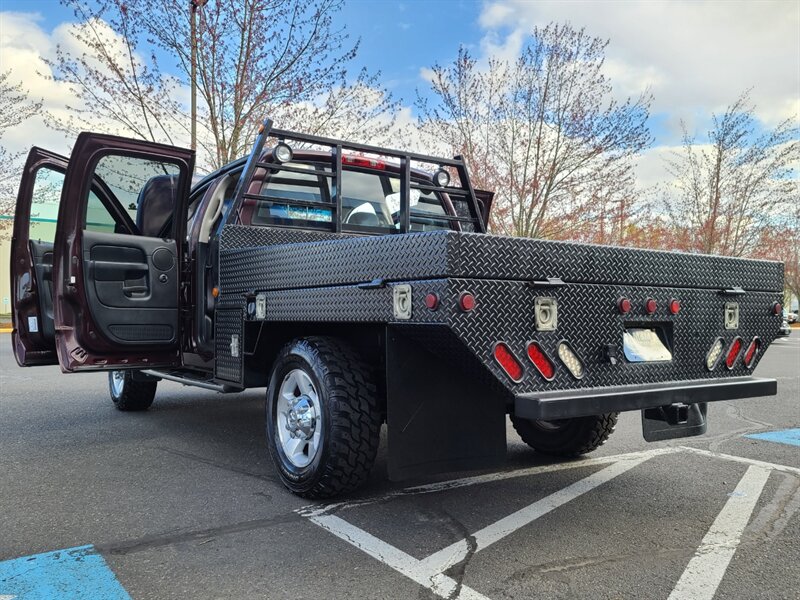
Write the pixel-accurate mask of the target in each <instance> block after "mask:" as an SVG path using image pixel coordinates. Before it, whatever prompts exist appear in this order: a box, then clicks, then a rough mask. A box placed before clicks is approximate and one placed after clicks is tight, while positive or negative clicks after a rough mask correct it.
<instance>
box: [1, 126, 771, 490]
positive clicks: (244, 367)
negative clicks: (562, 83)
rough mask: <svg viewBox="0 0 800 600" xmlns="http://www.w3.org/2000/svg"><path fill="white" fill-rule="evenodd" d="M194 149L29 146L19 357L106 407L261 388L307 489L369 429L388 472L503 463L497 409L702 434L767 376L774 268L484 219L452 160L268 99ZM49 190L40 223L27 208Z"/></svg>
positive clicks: (364, 443)
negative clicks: (298, 127) (223, 153)
mask: <svg viewBox="0 0 800 600" xmlns="http://www.w3.org/2000/svg"><path fill="white" fill-rule="evenodd" d="M268 140H271V142H270V144H267V141H268ZM193 168H194V153H193V152H192V151H189V150H185V149H180V148H175V147H171V146H164V145H159V144H154V143H149V142H143V141H136V140H131V139H125V138H120V137H114V136H108V135H101V134H94V133H83V134H81V135H80V136H79V137H78V138H77V141H76V143H75V146H74V149H73V152H72V155H71V158H70V159H69V160H67V159H66V158H64V157H61V156H58V155H56V154H53V153H50V152H48V151H46V150H42V149H38V148H34V149H33V150H31V152H30V155H29V157H28V161H27V164H26V166H25V170H24V173H23V177H22V181H21V185H20V189H19V196H18V200H17V206H16V214H15V221H14V233H13V241H12V266H11V276H12V295H13V313H14V314H13V322H14V329H13V335H12V341H13V346H14V353H15V356H16V359H17V361H18V363H19V364H20V365H22V366H26V367H34V366H38V365H51V364H59V365H60V366H61V369H62V371H64V372H65V373H82V372H90V371H107V372H108V377H109V390H110V395H111V399H112V401H113V403H114V405H115V406H116V408H118V409H119V410H122V411H140V410H145V409H147V408H148V407H150V405H151V403H152V402H153V399H154V397H155V393H156V387H157V384H158V382H159V381H161V380H167V381H175V382H180V383H183V384H186V385H193V386H198V387H200V388H205V389H209V390H216V391H218V392H223V393H227V392H238V391H241V390H244V389H247V388H254V387H255V388H257V387H262V388H263V387H266V411H265V422H266V427H265V429H266V441H267V447H268V449H269V453H270V454H271V456H272V459H273V460H274V463H275V465H276V470H277V472H278V473H279V475H280V478H281V480H282V481H283V483H284V484H285V485H286V487H288V488H289V489H290V490H292V491H293V492H295V493H297V494H299V495H302V496H305V497H310V498H324V497H331V496H335V495H337V494H341V493H346V492H351V491H353V490H355V489H356V488H358V487H359V486H360V485H362V484H363V483H364V482H365V480H366V478H367V475H368V473H369V471H370V469H371V467H372V465H373V463H374V460H375V456H376V452H377V449H378V444H379V440H380V434H381V428H382V426H383V425H384V424H386V435H387V444H388V455H387V465H388V474H389V477H390V478H391V479H392V480H400V479H406V478H411V477H419V476H424V475H426V474H432V473H436V472H443V471H453V470H462V469H474V468H491V467H495V466H497V465H500V464H502V461H503V460H504V457H505V452H506V418H507V416H510V419H511V422H512V424H513V426H514V427H515V429H516V430H517V432H518V433H519V434H520V436H521V437H522V439H523V440H524V441H525V442H526V443H527V444H528V445H530V446H531V447H532V448H534V449H535V450H536V451H538V452H541V453H545V454H548V455H553V456H558V457H567V458H568V457H575V456H579V455H582V454H585V453H588V452H591V451H592V450H595V449H596V448H598V447H599V446H600V445H601V444H603V443H604V442H605V441H606V439H607V438H608V437H609V435H610V434H611V433H612V431H613V429H614V426H615V424H616V421H617V415H618V414H619V412H620V411H632V410H638V411H641V415H642V427H643V434H644V437H645V439H646V440H648V441H655V440H663V439H670V438H677V437H684V436H691V435H699V434H702V433H704V432H705V429H706V422H707V405H708V403H709V402H714V401H719V400H731V399H737V398H746V397H753V396H769V395H774V394H775V393H776V382H775V380H772V379H764V378H758V377H754V376H753V375H752V372H753V369H754V368H755V367H756V366H757V365H758V363H759V360H760V359H761V357H762V356H763V354H764V352H765V350H766V349H767V347H768V346H769V345H770V343H771V342H772V341H773V340H774V339H775V337H776V336H777V335H778V331H779V328H780V325H781V320H782V319H781V315H782V306H781V304H780V301H781V297H782V291H783V265H782V264H781V263H777V262H767V261H755V260H743V259H737V258H725V257H719V256H706V255H699V254H683V253H674V252H660V251H650V250H638V249H630V248H619V247H601V246H593V245H586V244H578V243H570V242H554V241H545V240H538V239H525V238H512V237H503V236H497V235H490V234H488V233H487V230H486V223H487V218H488V215H489V211H490V208H491V203H492V197H493V194H492V193H490V192H484V191H480V190H476V189H474V188H473V186H472V184H471V182H470V177H469V173H468V170H467V168H466V165H465V163H464V160H463V159H462V158H460V157H455V158H441V157H434V156H427V155H420V154H414V153H410V152H405V151H398V150H391V149H388V148H381V147H375V146H369V145H364V144H355V143H349V142H346V141H342V140H337V139H329V138H323V137H318V136H311V135H304V134H302V133H297V132H292V131H285V130H279V129H275V128H273V124H272V122H271V121H269V120H268V121H266V122H265V123H264V125H263V126H262V128H261V129H260V131H259V134H258V136H257V139H256V142H255V145H254V148H253V151H252V153H251V154H250V155H249V156H248V157H245V158H242V159H239V160H237V161H234V162H232V163H230V164H229V165H227V166H225V167H223V168H221V169H219V170H218V171H216V172H214V173H212V174H211V175H209V176H207V177H205V178H203V179H202V180H200V181H198V182H196V183H194V185H193V184H192V173H193ZM48 194H49V197H51V198H53V197H55V198H56V199H58V201H59V202H60V204H59V207H58V218H57V224H56V228H55V235H54V239H49V240H48V239H40V237H37V235H35V231H33V228H32V222H31V214H32V211H33V213H34V215H35V214H36V206H37V203H41V202H43V201H45V200H46V198H47V197H48ZM32 232H33V234H32ZM221 401H222V402H224V399H223V400H221ZM152 418H158V416H157V413H154V414H153V417H152Z"/></svg>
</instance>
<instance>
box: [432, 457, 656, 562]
mask: <svg viewBox="0 0 800 600" xmlns="http://www.w3.org/2000/svg"><path fill="white" fill-rule="evenodd" d="M648 458H650V457H649V456H647V457H639V458H637V459H635V460H620V461H618V462H615V463H614V464H612V465H611V466H609V467H606V468H605V469H603V470H602V471H598V472H597V473H593V474H591V475H589V476H588V477H584V478H583V479H580V480H578V481H576V482H575V483H573V484H571V485H568V486H567V487H565V488H563V489H561V490H559V491H557V492H554V493H552V494H550V495H549V496H545V497H544V498H542V499H541V500H537V501H536V502H534V503H533V504H530V505H528V506H526V507H525V508H522V509H520V510H518V511H517V512H515V513H512V514H510V515H508V516H507V517H503V518H502V519H500V520H499V521H495V522H494V523H492V524H491V525H488V526H487V527H484V528H483V529H481V530H480V531H477V532H475V533H474V534H473V535H472V536H471V537H472V540H473V544H472V548H471V547H470V545H469V544H468V543H467V540H459V541H458V542H455V543H454V544H451V545H450V546H448V547H447V548H444V549H442V550H439V551H438V552H436V553H435V554H432V555H431V556H429V557H428V558H426V559H424V560H423V562H424V563H425V564H426V565H428V566H429V567H430V569H432V570H436V571H439V572H443V571H446V570H447V569H449V568H450V567H452V566H453V565H456V564H458V563H460V562H461V561H462V560H464V559H465V558H466V557H467V556H468V555H469V554H470V552H472V553H477V552H480V551H481V550H485V549H486V548H488V547H489V546H491V545H492V544H494V543H495V542H497V541H499V540H502V539H503V538H504V537H506V536H508V535H511V534H512V533H514V532H515V531H517V530H518V529H521V528H522V527H524V526H525V525H529V524H530V523H532V522H533V521H535V520H536V519H538V518H539V517H542V516H544V515H546V514H547V513H549V512H550V511H552V510H555V509H556V508H558V507H559V506H562V505H564V504H566V503H567V502H569V501H570V500H574V499H575V498H578V497H580V496H582V495H583V494H585V493H586V492H589V491H591V490H593V489H595V488H596V487H598V486H600V485H602V484H604V483H606V482H608V481H611V480H612V479H614V478H615V477H618V476H619V475H622V474H623V473H626V472H627V471H629V470H630V469H632V468H634V467H636V466H638V465H640V464H642V463H643V462H644V461H646V460H647V459H648Z"/></svg>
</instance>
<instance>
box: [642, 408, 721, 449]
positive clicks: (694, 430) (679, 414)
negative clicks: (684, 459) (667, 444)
mask: <svg viewBox="0 0 800 600" xmlns="http://www.w3.org/2000/svg"><path fill="white" fill-rule="evenodd" d="M707 412H708V404H707V403H705V402H698V403H697V404H683V403H680V402H679V403H675V404H667V405H665V406H657V407H655V408H645V409H644V410H642V434H643V435H644V439H645V440H646V441H648V442H658V441H661V440H672V439H675V438H682V437H692V436H695V435H703V434H704V433H705V432H706V423H707V419H706V414H707Z"/></svg>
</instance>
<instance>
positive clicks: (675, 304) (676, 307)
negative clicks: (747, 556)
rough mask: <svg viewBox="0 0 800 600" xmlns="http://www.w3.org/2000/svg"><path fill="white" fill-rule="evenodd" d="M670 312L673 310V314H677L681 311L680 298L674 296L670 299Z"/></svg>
mask: <svg viewBox="0 0 800 600" xmlns="http://www.w3.org/2000/svg"><path fill="white" fill-rule="evenodd" d="M669 312H671V313H672V314H673V315H677V314H678V313H679V312H681V302H680V300H677V299H675V298H673V299H672V300H670V301H669Z"/></svg>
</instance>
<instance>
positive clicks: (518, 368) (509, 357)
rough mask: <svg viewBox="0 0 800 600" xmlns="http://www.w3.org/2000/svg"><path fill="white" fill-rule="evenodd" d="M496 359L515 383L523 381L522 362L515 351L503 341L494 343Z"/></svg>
mask: <svg viewBox="0 0 800 600" xmlns="http://www.w3.org/2000/svg"><path fill="white" fill-rule="evenodd" d="M494 359H495V360H496V361H497V364H499V365H500V367H501V368H502V369H503V371H505V372H506V375H508V376H509V377H510V378H511V379H512V380H513V381H514V383H519V382H520V381H522V374H523V370H522V364H520V362H519V361H518V360H517V357H516V356H514V353H513V352H511V348H509V347H508V346H507V345H506V344H504V343H503V342H497V343H496V344H495V345H494Z"/></svg>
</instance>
